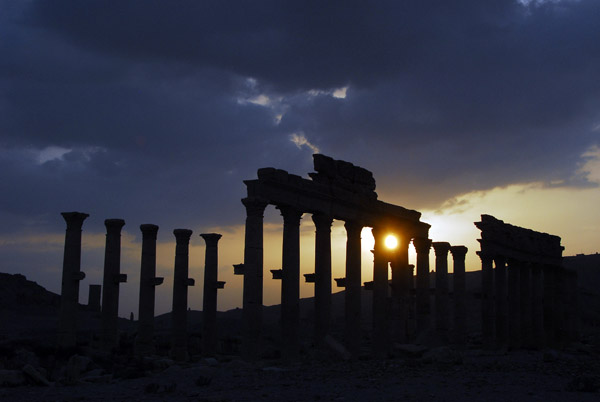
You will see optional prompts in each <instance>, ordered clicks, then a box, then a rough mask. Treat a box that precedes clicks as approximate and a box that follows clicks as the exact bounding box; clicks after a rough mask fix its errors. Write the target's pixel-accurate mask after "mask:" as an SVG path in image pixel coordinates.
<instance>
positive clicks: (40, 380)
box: [23, 364, 52, 386]
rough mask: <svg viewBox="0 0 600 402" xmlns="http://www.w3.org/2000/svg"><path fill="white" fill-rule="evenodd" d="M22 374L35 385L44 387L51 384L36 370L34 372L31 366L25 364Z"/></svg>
mask: <svg viewBox="0 0 600 402" xmlns="http://www.w3.org/2000/svg"><path fill="white" fill-rule="evenodd" d="M23 374H25V375H26V376H27V377H29V378H31V379H32V380H33V382H35V383H36V384H39V385H46V386H50V385H52V383H51V382H50V381H48V380H47V379H46V377H45V376H44V375H42V373H40V372H39V371H38V370H36V369H35V367H33V366H32V365H31V364H26V365H25V366H23Z"/></svg>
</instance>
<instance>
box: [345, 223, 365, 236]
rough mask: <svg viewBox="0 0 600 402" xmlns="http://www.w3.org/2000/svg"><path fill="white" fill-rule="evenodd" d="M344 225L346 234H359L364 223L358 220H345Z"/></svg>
mask: <svg viewBox="0 0 600 402" xmlns="http://www.w3.org/2000/svg"><path fill="white" fill-rule="evenodd" d="M344 227H345V228H346V232H347V233H348V234H350V233H355V234H356V233H358V235H360V232H361V231H362V228H363V227H364V225H363V224H362V223H361V222H359V221H345V222H344Z"/></svg>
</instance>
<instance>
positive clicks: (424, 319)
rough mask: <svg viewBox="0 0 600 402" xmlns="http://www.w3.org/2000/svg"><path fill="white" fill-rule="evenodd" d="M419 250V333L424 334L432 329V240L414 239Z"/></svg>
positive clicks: (414, 243)
mask: <svg viewBox="0 0 600 402" xmlns="http://www.w3.org/2000/svg"><path fill="white" fill-rule="evenodd" d="M413 245H414V246H415V249H416V250H417V289H416V290H417V292H416V293H417V331H418V332H419V333H421V334H422V333H423V332H424V331H426V330H427V329H428V328H429V327H430V320H431V317H430V311H431V306H430V302H429V250H430V248H431V239H425V238H414V239H413Z"/></svg>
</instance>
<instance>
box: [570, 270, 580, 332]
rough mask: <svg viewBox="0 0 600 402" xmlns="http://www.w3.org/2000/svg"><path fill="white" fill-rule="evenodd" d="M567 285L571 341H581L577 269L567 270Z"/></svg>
mask: <svg viewBox="0 0 600 402" xmlns="http://www.w3.org/2000/svg"><path fill="white" fill-rule="evenodd" d="M567 274H568V275H567V287H568V289H569V303H568V306H569V308H568V311H567V314H568V315H569V317H568V323H569V327H568V331H569V332H568V335H569V341H571V342H577V341H579V314H580V309H579V289H578V284H577V282H578V281H577V271H574V270H567Z"/></svg>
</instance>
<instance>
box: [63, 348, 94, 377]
mask: <svg viewBox="0 0 600 402" xmlns="http://www.w3.org/2000/svg"><path fill="white" fill-rule="evenodd" d="M92 364H93V362H92V359H90V358H89V357H87V356H80V355H73V356H71V357H70V358H69V361H68V362H67V367H66V372H65V377H66V378H65V379H66V380H67V382H69V383H74V382H77V381H78V380H79V378H80V377H81V374H83V373H85V372H86V371H88V370H89V368H90V366H91V365H92Z"/></svg>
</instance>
